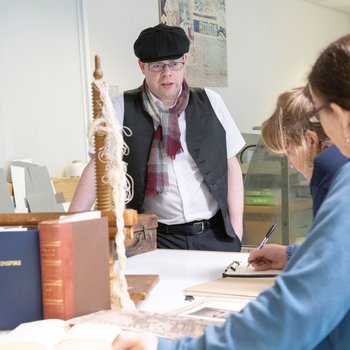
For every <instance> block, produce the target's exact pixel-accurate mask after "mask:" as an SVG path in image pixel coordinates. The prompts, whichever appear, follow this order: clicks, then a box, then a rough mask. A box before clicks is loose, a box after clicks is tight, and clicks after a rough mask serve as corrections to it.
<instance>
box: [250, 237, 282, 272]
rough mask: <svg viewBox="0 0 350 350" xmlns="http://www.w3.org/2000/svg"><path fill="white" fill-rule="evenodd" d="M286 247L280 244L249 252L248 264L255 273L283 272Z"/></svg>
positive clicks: (268, 245) (267, 245)
mask: <svg viewBox="0 0 350 350" xmlns="http://www.w3.org/2000/svg"><path fill="white" fill-rule="evenodd" d="M286 250H287V247H286V246H284V245H280V244H266V245H265V246H264V247H263V248H262V249H258V248H255V249H253V250H251V252H250V254H249V258H248V263H250V265H252V266H253V267H254V268H255V270H256V271H264V270H271V269H272V270H283V269H284V267H285V266H286V263H287V254H286V253H287V252H286Z"/></svg>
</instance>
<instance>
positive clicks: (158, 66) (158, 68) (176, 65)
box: [148, 61, 185, 72]
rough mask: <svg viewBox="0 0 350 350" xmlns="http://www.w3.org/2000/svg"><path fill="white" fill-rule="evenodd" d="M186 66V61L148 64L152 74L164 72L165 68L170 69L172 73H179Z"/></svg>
mask: <svg viewBox="0 0 350 350" xmlns="http://www.w3.org/2000/svg"><path fill="white" fill-rule="evenodd" d="M184 65H185V62H184V61H181V62H176V61H174V62H170V63H161V62H154V63H148V68H149V70H150V71H152V72H163V70H164V69H165V67H168V68H169V69H170V70H171V71H174V72H176V71H178V70H181V69H182V68H183V66H184Z"/></svg>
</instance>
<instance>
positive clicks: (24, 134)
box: [0, 0, 90, 176]
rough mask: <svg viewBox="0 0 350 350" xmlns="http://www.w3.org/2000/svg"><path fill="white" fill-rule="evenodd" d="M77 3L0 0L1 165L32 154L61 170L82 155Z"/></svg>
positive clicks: (82, 93)
mask: <svg viewBox="0 0 350 350" xmlns="http://www.w3.org/2000/svg"><path fill="white" fill-rule="evenodd" d="M79 5H81V1H80V0H59V1H56V0H34V1H26V0H25V1H23V0H11V1H7V0H0V9H1V10H0V62H1V63H0V77H1V78H0V79H1V84H0V168H2V167H4V168H5V169H6V170H8V167H7V166H8V164H9V163H10V162H11V161H12V160H16V159H23V158H26V159H27V158H31V159H32V160H33V162H34V163H37V164H40V165H46V166H47V167H48V169H49V173H50V175H51V176H61V175H63V171H64V169H65V167H66V166H67V165H69V162H70V161H71V160H74V159H82V160H86V149H87V147H86V141H85V140H86V137H85V135H86V125H85V124H86V120H87V116H86V110H85V109H87V107H88V106H87V105H86V96H87V91H86V90H85V86H86V83H85V81H84V72H83V71H82V70H83V68H84V56H86V53H85V52H83V48H82V47H81V43H82V40H81V39H82V38H81V36H82V35H83V33H82V31H83V29H82V28H81V27H82V25H83V23H82V20H83V18H82V17H83V16H82V13H81V11H80V8H79ZM89 70H90V69H89ZM84 157H85V158H84ZM7 173H8V172H7Z"/></svg>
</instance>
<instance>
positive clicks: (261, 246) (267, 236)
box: [248, 224, 277, 267]
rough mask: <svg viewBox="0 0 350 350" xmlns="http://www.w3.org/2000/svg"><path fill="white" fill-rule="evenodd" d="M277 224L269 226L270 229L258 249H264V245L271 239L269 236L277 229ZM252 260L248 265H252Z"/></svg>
mask: <svg viewBox="0 0 350 350" xmlns="http://www.w3.org/2000/svg"><path fill="white" fill-rule="evenodd" d="M276 226H277V224H272V226H271V227H270V228H269V230H268V231H267V233H266V235H265V237H264V239H263V240H262V241H261V243H260V245H259V247H258V249H262V248H263V247H264V245H265V244H266V243H267V241H268V240H269V238H270V237H271V235H272V232H273V231H274V230H275V228H276ZM250 264H251V262H249V263H248V267H249V266H250Z"/></svg>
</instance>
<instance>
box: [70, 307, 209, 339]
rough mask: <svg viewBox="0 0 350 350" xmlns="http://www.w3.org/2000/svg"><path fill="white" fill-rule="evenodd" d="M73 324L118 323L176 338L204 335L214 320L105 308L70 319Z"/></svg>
mask: <svg viewBox="0 0 350 350" xmlns="http://www.w3.org/2000/svg"><path fill="white" fill-rule="evenodd" d="M70 322H71V323H73V324H78V323H98V324H112V325H117V326H119V327H120V328H122V329H125V330H131V331H135V332H144V333H149V334H153V335H156V336H161V337H165V338H169V339H174V338H177V337H181V336H186V335H188V336H199V335H202V334H203V332H204V329H205V327H206V326H207V325H209V324H212V321H208V320H204V319H196V320H194V319H190V318H189V317H183V316H177V315H169V314H160V313H155V312H147V311H138V310H105V311H98V312H95V313H93V314H90V315H86V316H81V317H77V318H75V319H72V320H70Z"/></svg>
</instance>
